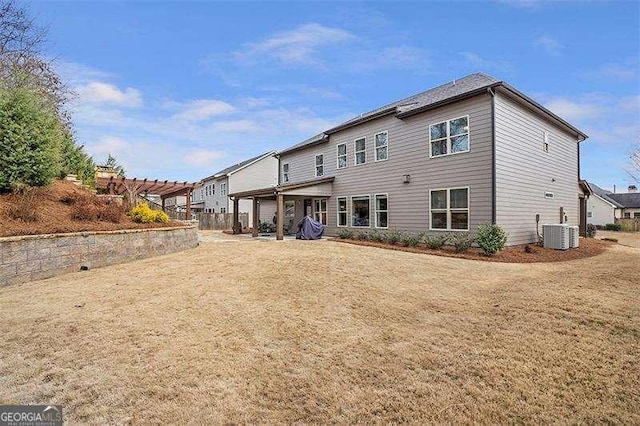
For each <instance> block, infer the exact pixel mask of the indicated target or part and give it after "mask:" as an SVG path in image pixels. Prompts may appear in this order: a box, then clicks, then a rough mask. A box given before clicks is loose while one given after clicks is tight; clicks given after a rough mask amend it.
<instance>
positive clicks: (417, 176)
mask: <svg viewBox="0 0 640 426" xmlns="http://www.w3.org/2000/svg"><path fill="white" fill-rule="evenodd" d="M586 137H587V136H586V135H585V134H584V133H583V132H581V131H580V130H578V129H576V128H575V127H573V126H572V125H571V124H569V123H567V122H566V121H564V120H563V119H561V118H560V117H558V116H556V115H555V114H553V113H552V112H551V111H549V110H547V109H546V108H544V107H542V106H541V105H539V104H538V103H536V102H535V101H533V100H532V99H530V98H529V97H527V96H526V95H524V94H522V93H520V92H519V91H517V90H516V89H514V88H513V87H511V86H509V85H508V84H506V83H504V82H502V81H498V80H496V79H495V78H493V77H490V76H488V75H485V74H472V75H469V76H467V77H464V78H462V79H459V80H456V81H454V82H450V83H447V84H444V85H442V86H439V87H436V88H434V89H431V90H428V91H426V92H423V93H420V94H417V95H415V96H411V97H409V98H406V99H403V100H401V101H398V102H394V103H392V104H389V105H386V106H384V107H381V108H378V109H376V110H373V111H371V112H368V113H366V114H362V115H361V116H359V117H356V118H354V119H352V120H349V121H347V122H345V123H343V124H341V125H339V126H337V127H334V128H332V129H329V130H326V131H324V132H323V133H320V134H318V135H316V136H314V137H312V138H310V139H308V140H306V141H304V142H302V143H299V144H297V145H294V146H292V147H290V148H287V149H285V150H283V151H281V152H280V153H279V154H278V157H279V161H280V165H279V167H280V177H279V185H278V187H276V188H275V189H274V188H271V189H270V190H268V191H267V189H266V188H265V189H264V190H257V191H253V192H251V191H248V192H244V193H240V194H235V195H236V196H238V197H247V198H254V199H259V198H260V197H269V198H272V197H275V199H277V200H278V204H279V209H278V210H279V216H278V217H279V218H281V219H282V220H281V221H280V222H282V223H283V225H284V228H286V227H287V226H290V225H291V224H292V223H297V221H298V220H300V219H301V218H302V217H303V216H304V215H305V214H309V215H311V216H312V217H314V218H315V219H316V220H318V221H321V222H323V223H324V224H325V225H326V233H327V234H328V235H335V234H336V233H337V232H338V230H339V229H341V228H351V229H353V230H359V229H364V230H367V229H369V230H371V229H395V230H402V231H408V232H416V233H417V232H429V233H441V232H471V233H473V232H475V230H476V229H477V227H478V225H480V224H483V223H498V224H500V225H501V226H503V227H504V228H505V229H506V231H507V232H508V233H509V240H508V244H509V245H515V244H524V243H530V242H534V241H536V239H537V234H536V218H537V217H538V220H539V223H540V225H541V224H544V223H559V222H560V220H561V219H562V220H564V221H566V222H568V223H569V224H575V225H578V224H579V223H580V222H581V221H580V217H579V198H578V197H579V190H578V181H579V144H580V142H581V141H583V140H585V139H586ZM232 195H234V194H232ZM287 215H288V217H287ZM585 215H586V213H585ZM279 233H282V230H280V229H279ZM279 237H281V235H279Z"/></svg>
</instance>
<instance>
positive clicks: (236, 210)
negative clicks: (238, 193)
mask: <svg viewBox="0 0 640 426" xmlns="http://www.w3.org/2000/svg"><path fill="white" fill-rule="evenodd" d="M233 233H234V234H242V224H241V223H240V199H238V198H237V197H236V198H234V199H233Z"/></svg>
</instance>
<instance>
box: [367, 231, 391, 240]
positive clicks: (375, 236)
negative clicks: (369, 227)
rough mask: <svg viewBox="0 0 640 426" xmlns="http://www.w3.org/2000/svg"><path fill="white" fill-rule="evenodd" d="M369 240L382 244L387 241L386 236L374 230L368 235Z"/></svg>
mask: <svg viewBox="0 0 640 426" xmlns="http://www.w3.org/2000/svg"><path fill="white" fill-rule="evenodd" d="M369 240H371V241H375V242H376V243H384V242H386V240H387V234H386V233H384V232H380V231H378V230H377V229H374V230H373V231H371V232H370V233H369Z"/></svg>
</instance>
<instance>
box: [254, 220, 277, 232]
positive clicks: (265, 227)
mask: <svg viewBox="0 0 640 426" xmlns="http://www.w3.org/2000/svg"><path fill="white" fill-rule="evenodd" d="M258 232H264V233H273V232H276V225H275V224H274V223H273V222H267V221H264V222H263V221H260V222H259V223H258Z"/></svg>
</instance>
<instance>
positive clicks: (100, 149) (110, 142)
mask: <svg viewBox="0 0 640 426" xmlns="http://www.w3.org/2000/svg"><path fill="white" fill-rule="evenodd" d="M87 149H90V150H91V153H92V154H93V155H95V156H97V158H96V161H98V162H99V161H102V159H103V158H105V159H106V157H107V155H108V154H112V155H115V156H118V155H121V154H124V153H126V151H127V150H128V149H129V144H128V143H127V142H125V140H124V139H122V138H120V137H117V136H103V137H101V138H99V139H98V140H97V141H95V142H90V143H88V144H87Z"/></svg>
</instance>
